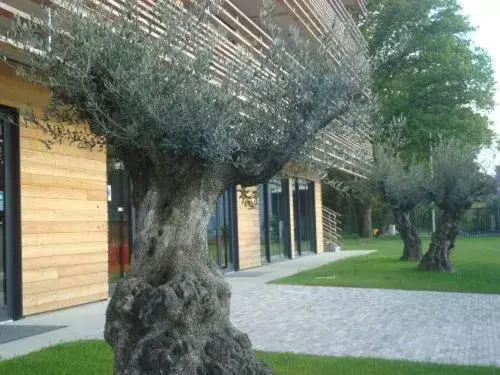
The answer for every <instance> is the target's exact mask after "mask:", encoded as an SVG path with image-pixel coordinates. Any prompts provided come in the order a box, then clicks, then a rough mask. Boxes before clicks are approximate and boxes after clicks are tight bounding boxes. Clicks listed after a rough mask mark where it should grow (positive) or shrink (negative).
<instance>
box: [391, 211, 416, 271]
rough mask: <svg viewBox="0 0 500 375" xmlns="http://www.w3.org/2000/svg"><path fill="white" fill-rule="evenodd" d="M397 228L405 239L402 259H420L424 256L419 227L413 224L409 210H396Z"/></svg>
mask: <svg viewBox="0 0 500 375" xmlns="http://www.w3.org/2000/svg"><path fill="white" fill-rule="evenodd" d="M394 217H395V219H396V229H397V231H398V232H399V235H400V236H401V239H402V240H403V244H404V246H403V255H402V256H401V258H400V260H407V261H419V260H420V259H421V258H422V241H421V240H420V237H419V235H418V231H417V228H415V226H414V225H413V224H412V222H411V218H410V213H409V212H408V211H396V212H394Z"/></svg>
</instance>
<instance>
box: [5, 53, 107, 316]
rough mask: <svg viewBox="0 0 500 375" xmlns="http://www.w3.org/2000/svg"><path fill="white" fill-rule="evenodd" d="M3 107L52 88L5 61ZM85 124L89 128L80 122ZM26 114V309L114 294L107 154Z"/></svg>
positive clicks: (38, 99) (34, 100) (42, 96)
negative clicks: (52, 133)
mask: <svg viewBox="0 0 500 375" xmlns="http://www.w3.org/2000/svg"><path fill="white" fill-rule="evenodd" d="M0 87H1V88H2V89H1V90H0V105H6V106H9V107H13V108H17V109H18V110H19V111H20V112H21V110H22V107H25V106H27V105H28V103H29V104H30V105H32V106H33V108H34V110H35V111H36V112H38V113H40V111H41V110H43V108H44V106H46V105H47V103H48V95H47V91H46V90H45V89H44V88H42V87H40V86H37V85H34V84H31V83H28V82H25V81H23V80H22V79H21V78H20V77H18V76H16V74H15V71H14V69H12V68H11V67H9V66H7V65H6V64H4V63H0ZM78 128H79V129H85V126H84V125H82V126H80V125H78ZM48 139H50V137H49V136H47V135H46V134H44V133H43V132H42V131H41V130H40V129H38V128H35V127H28V126H26V124H25V122H24V121H23V119H22V118H21V119H20V142H19V144H20V161H21V166H20V168H21V171H20V172H21V181H20V191H21V231H22V269H23V272H22V279H23V285H22V290H23V309H24V314H25V315H29V314H34V313H38V312H43V311H49V310H53V309H58V308H64V307H69V306H74V305H77V304H81V303H87V302H92V301H97V300H102V299H106V298H107V297H108V274H107V266H108V248H107V240H108V233H107V231H108V225H107V199H106V185H107V182H106V152H105V151H91V150H87V149H83V148H79V147H77V146H75V145H70V144H60V143H58V142H56V143H53V144H50V147H48V146H47V142H46V141H47V140H48Z"/></svg>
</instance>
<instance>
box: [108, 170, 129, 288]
mask: <svg viewBox="0 0 500 375" xmlns="http://www.w3.org/2000/svg"><path fill="white" fill-rule="evenodd" d="M108 184H109V185H110V186H111V190H110V194H111V197H110V198H111V201H109V202H108V275H109V280H110V281H116V280H118V279H120V278H121V277H123V276H125V274H126V273H127V272H128V270H129V265H130V249H129V213H128V210H129V206H130V201H129V179H128V176H127V174H126V173H125V171H124V170H123V169H121V168H120V166H119V164H116V165H114V166H112V167H111V168H109V171H108ZM108 199H109V197H108Z"/></svg>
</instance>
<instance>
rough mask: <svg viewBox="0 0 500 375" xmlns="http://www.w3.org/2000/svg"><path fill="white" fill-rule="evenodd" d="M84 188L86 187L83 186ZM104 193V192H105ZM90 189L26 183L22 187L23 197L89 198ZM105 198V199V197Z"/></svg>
mask: <svg viewBox="0 0 500 375" xmlns="http://www.w3.org/2000/svg"><path fill="white" fill-rule="evenodd" d="M82 188H84V187H83V186H82ZM103 194H104V193H103ZM87 196H88V191H87V190H84V189H64V188H57V187H43V186H30V185H25V186H23V188H22V189H21V198H22V199H24V198H44V199H46V198H56V199H73V200H83V201H85V200H87ZM103 200H105V199H103Z"/></svg>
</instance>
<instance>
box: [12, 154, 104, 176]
mask: <svg viewBox="0 0 500 375" xmlns="http://www.w3.org/2000/svg"><path fill="white" fill-rule="evenodd" d="M54 155H57V153H56V152H54V151H52V150H48V149H47V150H46V151H33V150H28V149H23V150H22V152H21V156H20V158H21V164H23V163H29V162H31V163H40V164H47V165H52V166H56V167H66V168H68V167H69V168H75V169H85V170H90V171H97V172H100V173H106V162H105V161H103V160H102V161H101V160H92V159H84V158H81V157H74V156H67V155H57V156H56V157H55V156H54Z"/></svg>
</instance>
